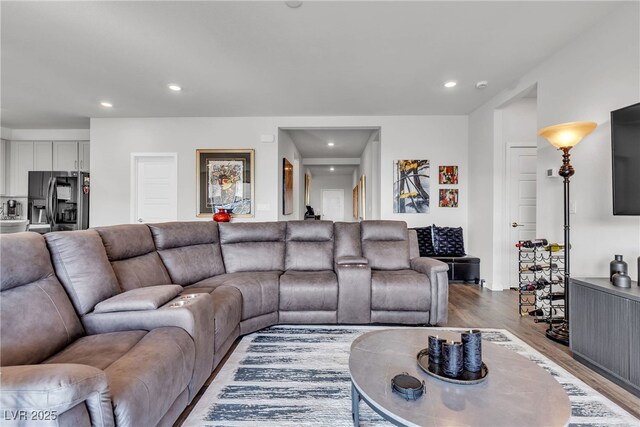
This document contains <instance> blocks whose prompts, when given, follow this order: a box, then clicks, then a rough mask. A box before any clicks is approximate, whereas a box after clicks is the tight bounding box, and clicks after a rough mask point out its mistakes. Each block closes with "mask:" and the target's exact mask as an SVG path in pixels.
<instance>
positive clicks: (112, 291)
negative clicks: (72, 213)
mask: <svg viewBox="0 0 640 427" xmlns="http://www.w3.org/2000/svg"><path fill="white" fill-rule="evenodd" d="M45 239H46V241H47V247H48V248H49V252H50V253H51V258H52V260H53V265H54V268H55V270H56V275H57V276H58V278H59V279H60V281H61V282H62V285H63V286H64V288H65V290H66V291H67V293H68V294H69V297H70V298H71V302H73V306H74V307H75V309H76V311H77V312H78V313H79V314H80V315H83V314H86V313H88V312H90V311H91V310H93V308H94V307H95V305H96V304H97V303H99V302H100V301H102V300H105V299H107V298H110V297H112V296H114V295H116V294H118V293H119V292H120V286H119V285H118V279H117V278H116V275H115V274H114V272H113V269H112V268H111V264H110V263H109V259H108V258H107V253H106V251H105V249H104V246H103V244H102V239H101V238H100V235H99V234H98V232H96V231H95V230H81V231H77V232H75V233H66V232H57V233H48V234H45Z"/></svg>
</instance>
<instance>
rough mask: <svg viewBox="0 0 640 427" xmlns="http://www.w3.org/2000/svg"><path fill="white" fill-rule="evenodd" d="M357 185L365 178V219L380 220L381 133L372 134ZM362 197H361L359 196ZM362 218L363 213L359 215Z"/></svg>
mask: <svg viewBox="0 0 640 427" xmlns="http://www.w3.org/2000/svg"><path fill="white" fill-rule="evenodd" d="M357 171H358V172H357V177H356V184H358V183H359V180H360V177H361V176H362V175H364V177H365V196H366V201H365V212H364V214H365V215H364V218H365V219H380V175H381V171H380V132H374V133H372V134H371V137H370V138H369V141H368V142H367V145H366V146H365V148H364V151H363V152H362V155H361V156H360V165H359V166H358V169H357ZM354 186H355V184H354ZM359 197H360V196H359ZM358 215H359V216H360V217H361V218H362V216H363V215H362V213H358Z"/></svg>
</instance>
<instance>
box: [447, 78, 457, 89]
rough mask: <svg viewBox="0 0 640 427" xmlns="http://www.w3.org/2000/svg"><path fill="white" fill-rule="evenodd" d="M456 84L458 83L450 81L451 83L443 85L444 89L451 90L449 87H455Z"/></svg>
mask: <svg viewBox="0 0 640 427" xmlns="http://www.w3.org/2000/svg"><path fill="white" fill-rule="evenodd" d="M457 84H458V82H454V81H453V80H452V81H449V82H446V83H445V84H444V87H448V88H451V87H455V86H456V85H457Z"/></svg>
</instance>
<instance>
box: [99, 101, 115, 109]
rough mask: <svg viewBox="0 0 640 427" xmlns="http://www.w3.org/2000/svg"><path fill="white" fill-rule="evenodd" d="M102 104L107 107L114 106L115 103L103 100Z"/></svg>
mask: <svg viewBox="0 0 640 427" xmlns="http://www.w3.org/2000/svg"><path fill="white" fill-rule="evenodd" d="M100 105H102V106H103V107H107V108H111V107H113V104H112V103H110V102H101V103H100Z"/></svg>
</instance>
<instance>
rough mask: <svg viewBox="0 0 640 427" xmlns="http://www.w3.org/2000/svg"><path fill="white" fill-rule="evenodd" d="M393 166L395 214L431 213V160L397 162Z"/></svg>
mask: <svg viewBox="0 0 640 427" xmlns="http://www.w3.org/2000/svg"><path fill="white" fill-rule="evenodd" d="M393 166H394V177H393V213H429V197H430V196H429V195H430V189H429V174H430V166H429V160H396V161H395V162H393Z"/></svg>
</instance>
